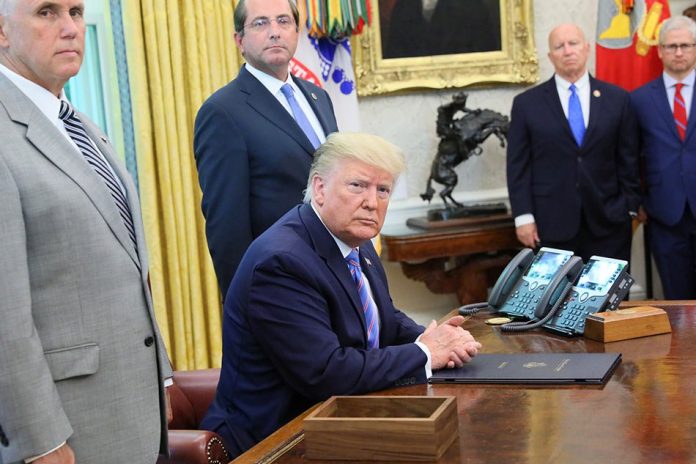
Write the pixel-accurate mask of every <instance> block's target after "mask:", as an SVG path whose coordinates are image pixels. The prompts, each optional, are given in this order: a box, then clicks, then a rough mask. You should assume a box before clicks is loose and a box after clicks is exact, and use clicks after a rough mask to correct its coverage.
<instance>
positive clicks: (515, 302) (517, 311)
mask: <svg viewBox="0 0 696 464" xmlns="http://www.w3.org/2000/svg"><path fill="white" fill-rule="evenodd" d="M530 251H531V250H530ZM572 256H573V252H572V251H566V250H557V249H555V248H546V247H544V248H541V249H540V250H539V253H537V255H536V256H534V259H532V261H531V263H530V264H529V266H528V267H527V269H526V270H525V271H524V273H523V274H522V275H521V277H518V276H517V272H515V270H513V271H512V272H509V273H508V272H507V271H508V267H506V268H505V269H504V270H503V273H502V274H501V275H500V278H499V279H498V282H500V281H503V286H504V287H507V286H508V285H509V284H507V280H509V279H515V278H516V280H517V282H516V285H515V286H514V287H513V288H512V291H510V292H509V293H507V294H504V293H503V292H501V294H500V296H499V297H498V298H501V299H504V300H505V301H503V302H502V304H500V307H499V309H498V312H499V313H502V314H506V315H508V316H512V317H521V318H525V319H533V318H534V317H535V312H536V310H537V306H538V305H539V303H540V302H541V298H542V297H543V296H544V294H545V292H546V290H547V289H549V290H552V287H551V286H550V285H549V284H550V283H551V282H552V281H553V279H554V277H555V276H556V275H558V274H560V271H561V269H562V268H563V266H564V265H565V264H567V263H568V262H569V261H570V260H571V259H570V258H571V257H572ZM573 261H574V263H575V260H573ZM566 274H567V272H566ZM559 284H560V281H559V283H557V284H556V286H558V285H559ZM497 286H498V283H496V285H495V286H494V287H493V289H494V291H493V292H492V293H491V295H493V293H495V288H496V287H497ZM491 306H494V307H495V306H496V305H493V304H491Z"/></svg>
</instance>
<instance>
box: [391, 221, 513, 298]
mask: <svg viewBox="0 0 696 464" xmlns="http://www.w3.org/2000/svg"><path fill="white" fill-rule="evenodd" d="M423 224H425V218H415V219H409V221H408V222H407V224H403V225H398V226H388V227H385V228H383V229H382V233H381V238H382V259H385V260H387V261H395V262H399V263H401V269H402V270H403V272H404V274H405V275H406V277H408V278H410V279H413V280H417V281H421V282H425V284H426V286H427V287H428V289H429V290H430V291H431V292H433V293H456V294H457V297H458V299H459V302H460V304H467V303H474V302H478V301H485V300H486V298H487V291H488V288H489V287H490V286H492V285H493V284H494V283H495V281H496V279H497V278H498V275H499V274H500V272H501V271H502V269H503V268H504V267H505V265H506V264H507V263H508V262H509V261H510V259H511V258H512V256H514V255H515V254H516V253H517V251H519V250H520V248H521V246H522V245H521V244H520V243H519V241H518V240H517V236H516V235H515V225H514V221H513V219H512V217H510V215H509V214H497V215H492V216H478V217H473V218H466V219H458V220H454V221H446V222H443V223H442V224H436V225H431V224H425V227H427V228H424V227H418V225H423Z"/></svg>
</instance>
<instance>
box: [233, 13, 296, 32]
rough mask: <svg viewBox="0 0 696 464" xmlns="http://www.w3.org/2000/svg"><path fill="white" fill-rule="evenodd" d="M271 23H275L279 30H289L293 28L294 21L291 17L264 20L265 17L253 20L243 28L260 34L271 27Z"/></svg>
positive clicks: (283, 16) (284, 16)
mask: <svg viewBox="0 0 696 464" xmlns="http://www.w3.org/2000/svg"><path fill="white" fill-rule="evenodd" d="M273 21H275V23H276V24H277V25H278V27H279V28H281V29H290V28H291V27H295V20H294V19H293V18H292V16H288V15H281V16H278V17H277V18H266V17H265V16H262V17H260V18H256V19H254V20H253V21H251V22H250V23H247V24H245V25H244V27H245V28H249V29H251V30H252V31H254V32H262V31H265V30H267V29H268V28H269V27H271V23H272V22H273Z"/></svg>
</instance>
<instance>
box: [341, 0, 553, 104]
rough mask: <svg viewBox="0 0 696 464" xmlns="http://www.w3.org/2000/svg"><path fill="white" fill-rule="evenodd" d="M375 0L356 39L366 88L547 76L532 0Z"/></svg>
mask: <svg viewBox="0 0 696 464" xmlns="http://www.w3.org/2000/svg"><path fill="white" fill-rule="evenodd" d="M368 1H369V2H370V7H371V8H372V24H371V25H370V27H367V28H365V30H364V31H363V33H362V34H360V35H358V36H356V37H355V38H354V41H353V53H354V66H355V74H356V79H357V83H358V93H359V94H360V95H361V96H366V95H376V94H385V93H391V92H397V91H402V90H406V89H415V88H437V89H442V88H448V87H465V86H467V85H472V84H479V83H533V82H536V81H537V80H538V78H539V76H538V74H539V66H538V60H537V55H536V48H535V46H534V34H533V30H532V0H368Z"/></svg>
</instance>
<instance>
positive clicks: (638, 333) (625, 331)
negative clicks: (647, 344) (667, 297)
mask: <svg viewBox="0 0 696 464" xmlns="http://www.w3.org/2000/svg"><path fill="white" fill-rule="evenodd" d="M670 332H672V326H670V324H669V318H668V317H667V313H665V310H664V309H660V308H654V307H652V306H636V307H633V308H626V309H619V310H617V311H607V312H604V313H595V314H590V315H589V316H588V317H587V320H586V321H585V336H586V337H587V338H591V339H592V340H597V341H600V342H604V343H607V342H615V341H619V340H628V339H631V338H638V337H647V336H649V335H658V334H664V333H670Z"/></svg>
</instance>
